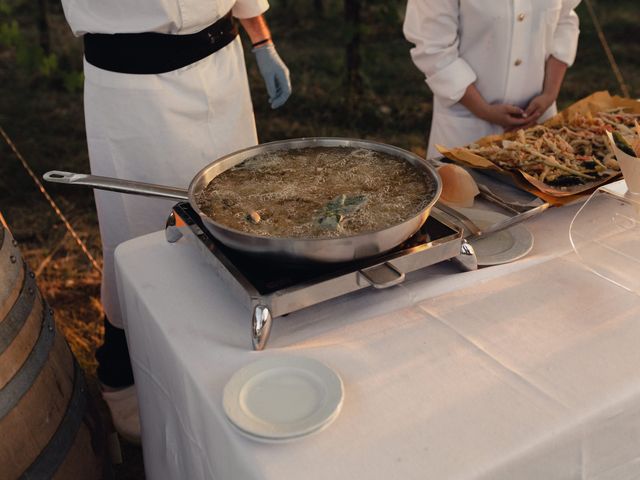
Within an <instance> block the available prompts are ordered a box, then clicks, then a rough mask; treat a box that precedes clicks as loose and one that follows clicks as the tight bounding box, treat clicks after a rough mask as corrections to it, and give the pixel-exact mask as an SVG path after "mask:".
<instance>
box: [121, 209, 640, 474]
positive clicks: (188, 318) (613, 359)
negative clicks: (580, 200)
mask: <svg viewBox="0 0 640 480" xmlns="http://www.w3.org/2000/svg"><path fill="white" fill-rule="evenodd" d="M577 208H578V207H577V206H569V207H562V208H559V209H552V210H549V211H547V212H545V213H544V214H543V215H541V216H540V217H539V218H536V219H533V220H532V221H530V222H529V223H528V227H529V229H530V230H531V231H532V232H533V233H534V235H535V241H536V243H535V245H534V249H533V251H532V252H531V253H530V254H529V256H528V257H526V258H525V259H522V260H520V261H517V262H514V263H511V264H508V265H501V266H497V267H491V268H485V269H481V270H479V271H475V272H465V273H460V272H459V271H458V270H457V269H456V268H455V267H454V266H453V265H451V264H450V262H444V263H442V264H439V265H436V266H434V267H431V268H429V269H426V270H424V271H420V272H415V273H414V274H411V275H409V276H408V277H407V280H406V281H405V283H404V284H402V285H399V286H396V287H393V288H391V289H388V290H382V291H374V290H373V289H365V290H362V291H359V292H355V293H354V294H350V295H347V296H345V297H341V298H338V299H335V300H331V301H328V302H325V303H322V304H320V305H316V306H314V307H310V308H308V309H305V310H302V311H299V312H296V313H294V314H291V315H289V316H287V317H283V318H278V319H276V320H275V321H274V326H273V330H272V335H271V339H270V341H269V345H268V347H267V349H266V350H265V351H262V352H253V351H251V346H250V335H249V329H250V322H249V319H250V314H249V312H248V311H247V310H245V309H244V307H242V306H241V305H240V304H239V303H238V302H236V301H235V300H234V299H233V297H231V296H230V295H229V294H228V293H227V292H225V290H224V286H223V284H222V283H221V282H220V281H219V280H218V278H217V277H216V274H215V272H214V271H212V269H211V267H209V266H208V265H207V264H206V263H205V262H203V261H202V258H201V257H200V256H199V255H198V253H199V252H198V251H197V249H196V246H195V245H193V244H192V243H190V242H191V241H192V240H190V239H189V238H186V237H185V238H183V239H181V240H180V241H178V242H177V243H175V244H169V243H167V242H165V239H164V235H163V233H162V232H158V233H154V234H151V235H148V236H145V237H140V238H138V239H134V240H131V241H129V242H126V243H124V244H122V245H121V246H120V247H118V249H117V251H116V271H117V276H118V282H119V288H120V291H121V298H122V299H123V300H122V301H123V307H124V310H125V312H126V315H125V318H126V333H127V337H128V341H129V349H130V353H131V358H132V363H133V370H134V375H135V379H136V385H137V388H138V395H139V400H140V406H141V422H142V436H143V448H144V458H145V469H146V473H147V476H148V478H151V479H166V478H175V479H184V478H188V479H205V478H206V479H234V480H235V479H298V478H300V479H302V478H304V479H328V478H331V479H353V478H369V479H396V478H398V479H471V478H473V479H505V480H506V479H509V480H512V479H545V480H551V479H598V480H604V479H632V478H633V479H636V478H639V477H640V455H639V454H638V452H640V368H639V367H640V348H639V345H640V298H639V297H638V295H637V294H634V293H632V292H629V291H626V290H624V289H622V288H620V287H617V286H615V285H614V284H612V283H610V282H608V281H606V280H605V279H603V278H600V277H598V276H596V275H594V274H593V273H592V272H590V271H588V270H587V269H586V268H585V267H584V266H583V265H582V264H581V263H580V262H579V260H578V259H577V258H576V257H575V254H573V252H572V249H571V245H570V243H569V238H568V229H569V223H570V220H571V218H572V217H573V215H574V214H575V212H576V211H577ZM283 354H284V355H289V354H294V355H301V356H306V357H312V358H315V359H318V360H320V361H322V362H324V363H325V364H327V365H328V366H330V367H331V368H333V369H334V370H335V371H336V372H338V373H339V374H340V376H341V377H342V379H343V382H344V385H345V400H344V405H343V409H342V412H341V413H340V415H339V417H338V418H337V419H336V420H335V422H334V423H333V424H331V425H330V426H329V427H328V428H327V429H325V430H324V431H322V432H320V433H317V434H314V435H311V436H308V437H305V438H302V439H298V440H295V441H292V442H288V443H284V444H265V443H259V442H256V441H253V440H251V439H248V438H246V437H244V436H242V435H240V434H239V433H238V432H237V431H236V430H235V428H234V427H233V425H231V424H230V423H229V422H228V420H227V419H226V417H225V414H224V412H223V410H222V391H223V387H224V385H225V384H226V382H227V381H228V380H229V378H230V377H231V375H232V374H233V373H234V372H235V371H237V370H238V369H239V368H241V367H242V366H244V365H246V364H248V363H250V362H252V361H255V360H256V359H258V358H261V357H262V356H265V355H283Z"/></svg>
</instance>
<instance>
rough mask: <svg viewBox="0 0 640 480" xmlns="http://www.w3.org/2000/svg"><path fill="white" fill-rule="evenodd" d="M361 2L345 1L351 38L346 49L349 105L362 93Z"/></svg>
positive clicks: (359, 0)
mask: <svg viewBox="0 0 640 480" xmlns="http://www.w3.org/2000/svg"><path fill="white" fill-rule="evenodd" d="M361 7H362V1H361V0H344V16H345V20H346V22H347V31H348V32H349V37H348V40H347V49H346V64H347V79H346V80H347V81H346V84H347V85H346V86H347V104H348V105H349V106H350V105H352V104H353V103H354V102H355V101H356V100H357V98H358V97H359V96H360V94H361V93H362V74H361V72H360V65H361V63H362V59H361V55H360V38H361V10H362V8H361Z"/></svg>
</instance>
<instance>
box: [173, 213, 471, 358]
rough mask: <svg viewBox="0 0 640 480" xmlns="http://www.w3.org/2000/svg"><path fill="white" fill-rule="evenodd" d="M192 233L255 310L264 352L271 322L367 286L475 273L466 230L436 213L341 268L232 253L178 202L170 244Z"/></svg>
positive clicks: (255, 329)
mask: <svg viewBox="0 0 640 480" xmlns="http://www.w3.org/2000/svg"><path fill="white" fill-rule="evenodd" d="M183 234H187V235H194V236H195V237H196V239H197V240H198V241H197V242H196V244H197V245H199V247H200V248H201V249H202V250H203V251H204V257H205V258H206V259H207V261H208V262H209V263H210V264H211V265H212V266H213V267H214V269H215V271H216V272H217V274H218V275H219V276H220V277H221V278H222V280H223V281H224V282H225V284H226V285H227V286H228V287H229V289H230V290H231V291H232V292H233V294H234V295H235V296H236V297H237V298H238V300H240V301H241V302H242V303H243V304H244V305H246V306H247V307H248V308H249V309H250V311H252V322H251V325H252V343H253V349H254V350H262V349H263V348H264V347H265V345H266V343H267V340H268V338H269V332H270V330H271V325H272V323H273V319H274V318H276V317H279V316H282V315H286V314H288V313H291V312H295V311H297V310H300V309H302V308H305V307H309V306H311V305H315V304H317V303H320V302H324V301H325V300H329V299H332V298H336V297H339V296H341V295H345V294H347V293H350V292H353V291H356V290H359V289H361V288H366V287H374V288H378V289H383V288H388V287H391V286H393V285H397V284H399V283H402V282H403V281H404V279H405V274H407V273H409V272H413V271H415V270H419V269H421V268H425V267H428V266H430V265H434V264H436V263H439V262H441V261H444V260H454V261H455V262H456V263H457V264H458V265H459V266H460V268H461V269H463V270H475V269H476V268H477V260H476V257H475V253H474V251H473V247H471V245H469V244H468V243H467V242H466V241H465V240H464V239H463V232H462V228H461V227H459V226H457V225H455V224H453V223H451V222H449V221H448V220H447V219H446V218H445V217H444V215H441V214H440V213H439V212H438V211H436V210H435V209H434V210H433V211H432V212H431V215H430V216H429V217H428V218H427V221H426V222H425V224H424V225H423V226H422V228H420V230H419V231H418V232H417V233H415V234H414V235H413V236H412V237H411V238H410V239H408V240H407V241H405V242H404V243H402V244H401V245H400V246H398V247H396V248H394V249H392V250H391V251H389V252H386V253H383V254H381V255H377V256H375V257H373V258H366V259H363V260H356V261H353V262H345V263H338V264H321V263H314V264H304V265H300V264H290V263H284V262H282V261H279V260H273V259H264V258H261V257H258V256H255V255H249V254H246V253H243V252H238V251H236V250H233V249H231V248H229V247H227V246H225V245H223V244H222V243H220V242H219V241H218V240H216V239H215V238H214V237H213V235H212V234H211V233H210V232H209V231H208V230H207V229H206V227H205V226H204V225H203V223H202V221H201V219H200V217H199V216H198V214H197V213H196V212H195V211H194V210H193V209H192V208H191V206H190V205H189V203H187V202H181V203H178V204H176V205H175V206H174V207H173V210H172V211H171V214H170V215H169V218H168V219H167V225H166V228H165V235H166V238H167V241H168V242H171V243H174V242H176V241H178V240H179V239H180V238H181V237H182V236H183Z"/></svg>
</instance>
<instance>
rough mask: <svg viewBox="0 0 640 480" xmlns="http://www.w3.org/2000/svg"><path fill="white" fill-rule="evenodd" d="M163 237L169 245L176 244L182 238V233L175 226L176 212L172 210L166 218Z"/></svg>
mask: <svg viewBox="0 0 640 480" xmlns="http://www.w3.org/2000/svg"><path fill="white" fill-rule="evenodd" d="M164 237H165V238H166V239H167V242H169V243H176V242H177V241H178V240H180V239H181V238H182V232H181V231H180V228H179V227H178V226H177V225H176V212H174V211H173V210H171V213H170V214H169V218H167V223H166V224H165V226H164Z"/></svg>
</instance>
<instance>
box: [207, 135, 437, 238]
mask: <svg viewBox="0 0 640 480" xmlns="http://www.w3.org/2000/svg"><path fill="white" fill-rule="evenodd" d="M435 190H436V184H435V181H434V180H433V179H432V178H431V177H429V176H428V175H426V174H425V173H423V172H422V171H420V170H419V169H418V168H416V167H415V166H413V165H412V164H411V163H409V162H407V161H405V160H403V159H400V158H397V157H394V156H392V155H389V154H386V153H382V152H377V151H373V150H368V149H363V148H350V147H310V148H301V149H295V150H286V151H279V152H275V153H267V154H261V155H257V156H255V157H252V158H249V159H247V160H245V161H244V162H242V163H241V164H239V165H237V166H235V167H234V168H232V169H230V170H227V171H225V172H223V173H222V174H220V175H219V176H217V177H216V178H214V179H213V180H212V181H211V182H210V183H209V185H208V186H207V187H206V188H205V189H204V190H203V192H202V193H200V194H199V195H198V197H197V198H196V201H197V203H198V206H199V207H200V208H201V209H202V211H203V213H205V214H206V215H207V216H209V217H210V218H212V219H213V220H215V221H216V222H219V223H221V224H223V225H225V226H227V227H230V228H233V229H235V230H240V231H243V232H247V233H251V234H254V235H260V236H278V237H305V238H331V237H345V236H351V235H356V234H360V233H366V232H372V231H377V230H382V229H385V228H388V227H390V226H392V225H396V224H399V223H402V222H404V221H406V220H408V219H409V218H411V217H413V216H415V215H416V214H417V213H418V212H419V211H420V210H422V209H423V208H424V207H425V206H426V205H427V204H428V203H429V201H430V200H431V199H432V198H433V195H434V192H435Z"/></svg>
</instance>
